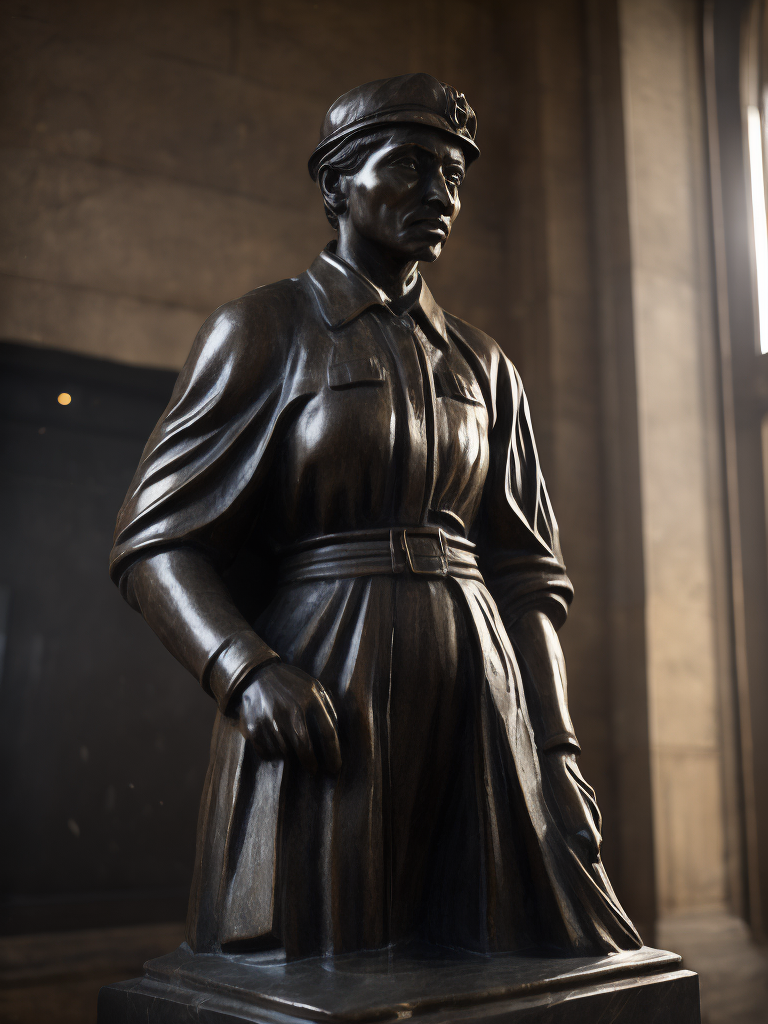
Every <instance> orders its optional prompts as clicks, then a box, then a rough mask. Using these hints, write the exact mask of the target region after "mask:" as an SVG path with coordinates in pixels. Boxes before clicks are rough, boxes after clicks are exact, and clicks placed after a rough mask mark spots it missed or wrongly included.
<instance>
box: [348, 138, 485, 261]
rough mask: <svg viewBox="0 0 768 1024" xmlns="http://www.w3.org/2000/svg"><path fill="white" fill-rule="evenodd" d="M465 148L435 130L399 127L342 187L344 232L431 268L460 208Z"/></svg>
mask: <svg viewBox="0 0 768 1024" xmlns="http://www.w3.org/2000/svg"><path fill="white" fill-rule="evenodd" d="M464 171H465V162H464V154H463V152H462V150H461V147H460V146H459V145H457V144H456V143H455V142H454V141H453V140H452V139H451V137H450V136H449V135H447V134H444V133H442V132H440V131H438V130H436V129H434V128H421V127H403V128H395V129H393V131H392V135H391V137H390V138H389V139H388V140H387V141H385V142H382V144H381V145H380V146H379V147H378V148H377V149H375V150H374V151H373V152H372V153H371V154H370V155H369V157H368V159H367V160H366V162H365V163H364V164H363V166H362V167H361V168H360V169H359V170H358V171H357V172H356V173H354V174H350V175H345V176H344V177H343V178H342V180H341V181H340V183H339V186H340V189H341V191H342V192H343V194H344V196H345V199H346V210H345V212H344V213H343V215H342V217H341V224H340V231H341V232H342V234H343V233H344V232H347V233H348V234H349V233H351V234H353V235H357V236H358V237H359V238H361V239H364V240H365V241H366V242H368V243H369V244H370V243H373V244H374V245H377V246H380V247H381V248H382V249H383V250H384V251H385V252H386V253H387V254H388V255H389V256H390V257H394V258H395V259H402V260H404V261H405V260H408V261H410V260H420V261H424V262H428V263H431V262H433V261H434V260H436V259H437V258H438V256H439V255H440V253H441V251H442V249H443V246H444V245H445V243H446V240H447V239H448V235H449V234H450V233H451V226H452V224H453V222H454V220H455V219H456V217H457V216H458V213H459V210H460V209H461V202H460V200H459V189H460V186H461V183H462V181H463V180H464Z"/></svg>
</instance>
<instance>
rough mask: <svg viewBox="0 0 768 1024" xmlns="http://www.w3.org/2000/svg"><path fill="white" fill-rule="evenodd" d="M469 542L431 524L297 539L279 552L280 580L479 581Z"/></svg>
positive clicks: (478, 573) (287, 581)
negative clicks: (393, 578)
mask: <svg viewBox="0 0 768 1024" xmlns="http://www.w3.org/2000/svg"><path fill="white" fill-rule="evenodd" d="M474 547H475V545H474V544H473V543H472V542H471V541H468V540H464V538H463V537H454V536H452V535H451V534H447V533H445V531H444V530H441V529H440V528H438V527H435V526H408V527H397V528H395V529H392V530H355V531H354V532H351V533H331V534H325V535H324V536H322V537H312V538H311V539H310V540H306V541H301V542H300V543H299V544H295V545H293V546H292V547H290V548H288V549H286V550H285V551H284V552H283V558H282V561H281V563H280V582H281V583H296V582H300V581H302V580H320V579H347V578H350V577H353V576H389V575H399V574H400V573H407V574H409V575H413V576H425V577H430V578H435V577H444V576H456V577H460V578H464V579H473V580H479V581H481V582H482V579H483V577H482V575H481V574H480V570H479V569H478V567H477V559H476V558H475V555H474Z"/></svg>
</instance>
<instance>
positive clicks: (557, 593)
mask: <svg viewBox="0 0 768 1024" xmlns="http://www.w3.org/2000/svg"><path fill="white" fill-rule="evenodd" d="M492 384H493V388H494V396H493V397H494V403H493V416H494V419H493V423H492V428H491V434H490V465H489V472H488V478H487V481H486V486H485V490H484V494H483V508H482V513H481V517H480V522H479V537H478V541H479V548H480V560H481V564H482V568H483V575H484V577H485V580H486V583H487V585H488V589H489V590H490V592H491V594H492V595H493V597H494V599H495V600H496V603H497V606H498V608H499V612H500V614H501V618H502V621H503V622H504V625H505V626H506V629H507V633H508V635H509V638H510V640H511V641H512V644H513V646H514V648H515V651H516V654H517V660H518V664H519V667H520V672H521V676H522V680H523V688H524V692H525V698H526V703H527V705H528V712H529V716H530V720H531V725H532V728H533V733H534V739H535V742H536V747H537V749H538V753H539V761H540V764H541V769H542V777H543V781H544V786H545V791H546V793H547V798H548V802H549V803H550V806H552V807H553V810H555V812H556V813H557V814H558V815H559V817H560V820H561V824H562V826H563V829H564V831H565V832H566V834H568V835H569V836H571V837H573V838H574V841H575V842H576V843H577V844H581V845H582V846H583V848H584V849H585V850H586V851H587V853H588V854H589V855H590V857H591V858H592V859H596V857H597V856H598V852H599V848H600V824H601V823H600V812H599V810H598V808H597V804H596V803H595V795H594V791H593V790H592V789H591V787H590V786H588V785H587V783H586V782H585V781H584V779H583V777H582V776H581V773H580V771H579V769H578V766H577V764H576V757H577V755H578V753H579V751H580V746H579V743H578V740H577V738H576V733H575V731H574V728H573V722H572V721H571V716H570V713H569V710H568V686H567V676H566V668H565V659H564V657H563V651H562V648H561V646H560V641H559V639H558V636H557V629H558V628H559V627H560V626H561V625H562V624H563V622H564V621H565V618H566V615H567V611H568V606H569V604H570V601H571V598H572V596H573V588H572V586H571V583H570V580H569V579H568V576H567V575H566V571H565V564H564V562H563V557H562V554H561V551H560V541H559V534H558V528H557V522H556V520H555V516H554V513H553V511H552V506H551V504H550V500H549V496H548V494H547V489H546V486H545V483H544V479H543V476H542V473H541V468H540V465H539V459H538V454H537V451H536V444H535V441H534V437H533V430H532V427H531V420H530V413H529V409H528V402H527V399H526V397H525V392H524V390H523V386H522V382H521V381H520V377H519V375H518V373H517V371H516V370H515V369H514V367H513V366H512V364H511V363H510V362H509V360H508V359H506V357H504V356H500V358H499V361H498V369H497V372H496V374H495V379H494V380H493V382H492Z"/></svg>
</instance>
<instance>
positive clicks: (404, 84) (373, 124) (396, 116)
mask: <svg viewBox="0 0 768 1024" xmlns="http://www.w3.org/2000/svg"><path fill="white" fill-rule="evenodd" d="M385 124H419V125H427V126H428V127H430V128H439V129H440V130H441V131H444V132H448V133H449V134H450V135H453V136H455V137H456V140H457V141H458V142H459V144H460V145H461V146H462V148H463V150H464V157H465V159H466V161H467V164H469V163H471V162H472V161H473V160H475V159H476V158H477V157H478V156H480V150H479V149H478V147H477V143H476V142H475V133H476V131H477V118H476V117H475V112H474V110H473V109H472V107H470V105H469V104H468V103H467V101H466V99H465V98H464V93H461V92H457V91H456V90H455V89H454V88H453V87H452V86H450V85H446V84H445V83H444V82H438V80H437V79H436V78H433V77H432V75H427V74H424V73H423V72H419V73H417V74H413V75H398V77H397V78H380V79H378V80H377V81H375V82H368V83H366V84H365V85H358V86H357V88H355V89H350V91H349V92H346V93H344V95H343V96H339V98H338V99H337V100H336V102H335V103H333V104H332V105H331V108H330V110H329V111H328V113H327V114H326V115H325V120H324V121H323V127H322V130H321V132H320V142H319V144H318V146H317V148H316V149H315V151H314V153H313V154H312V156H311V157H310V158H309V173H310V174H311V175H312V177H313V178H315V177H316V176H317V171H318V168H319V166H320V164H321V162H322V159H323V157H324V156H325V155H326V154H327V153H328V152H329V151H330V150H331V149H334V148H335V147H336V146H337V145H338V143H339V142H341V141H342V140H346V139H347V138H348V137H349V136H351V135H357V134H359V133H361V132H364V131H368V130H370V129H375V128H378V127H379V126H380V125H385Z"/></svg>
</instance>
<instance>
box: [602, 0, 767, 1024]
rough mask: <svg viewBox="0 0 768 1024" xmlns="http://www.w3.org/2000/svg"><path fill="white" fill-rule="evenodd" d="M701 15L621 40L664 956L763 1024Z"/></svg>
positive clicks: (629, 6) (713, 1001)
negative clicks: (719, 388)
mask: <svg viewBox="0 0 768 1024" xmlns="http://www.w3.org/2000/svg"><path fill="white" fill-rule="evenodd" d="M698 7H699V5H698V4H696V3H694V2H693V0H620V3H619V33H620V54H621V64H622V76H621V77H622V82H621V85H622V94H623V122H624V132H625V155H626V180H627V194H628V211H629V235H630V259H631V270H630V279H631V291H632V310H633V333H634V348H635V365H636V368H637V417H638V430H639V451H640V487H641V509H642V541H643V552H644V558H643V561H644V576H645V592H646V599H645V622H646V626H645V632H646V662H647V689H648V707H649V741H650V749H651V765H652V803H653V826H654V851H655V867H656V879H657V892H656V911H657V920H658V926H657V941H658V942H659V943H661V944H664V945H666V946H669V947H670V948H673V949H676V950H678V951H680V952H682V953H683V954H684V956H686V958H687V960H688V966H690V967H692V968H693V969H695V970H699V971H700V972H701V975H702V991H703V995H704V1001H705V1010H706V1012H707V1013H708V1014H709V1020H711V1021H716V1020H726V1019H727V1020H728V1021H736V1020H747V1019H749V1020H752V1019H753V1018H752V1017H751V1016H748V1014H749V1013H750V1012H751V1010H750V1007H749V1006H748V1005H747V1004H748V1003H749V1000H750V999H754V1000H758V999H759V998H760V996H759V994H758V988H756V987H754V986H755V985H757V986H759V984H760V982H759V974H760V971H761V970H762V961H761V960H760V958H759V955H758V954H757V952H756V951H755V950H754V948H753V947H751V946H750V941H749V936H748V932H747V929H746V926H745V925H744V924H743V922H742V921H741V919H740V918H739V916H738V913H737V912H738V910H739V907H740V901H741V894H740V891H739V872H738V870H737V866H738V859H739V858H738V849H737V846H738V832H737V830H736V829H734V828H733V827H732V824H731V823H732V822H733V821H734V819H735V814H734V803H735V801H736V794H735V792H733V787H732V786H731V784H730V783H729V781H728V780H729V779H730V778H731V777H732V773H731V772H730V771H729V766H730V763H731V761H732V758H733V746H734V743H735V736H734V732H733V726H732V722H731V720H730V715H729V706H730V702H729V700H728V693H729V688H730V686H731V685H732V682H731V679H730V673H729V668H728V666H729V658H728V652H727V650H724V643H727V631H726V630H725V629H724V628H723V616H724V614H725V612H724V610H723V609H724V608H725V607H726V604H725V602H724V600H723V598H724V587H725V581H724V578H723V573H722V569H721V567H722V566H723V565H724V550H725V549H724V544H725V536H724V531H723V523H722V512H721V509H722V508H723V507H724V500H723V494H724V492H723V481H722V479H721V476H720V470H719V466H720V461H719V451H718V437H719V424H718V419H717V401H716V378H715V372H714V367H715V342H714V320H713V301H712V281H711V274H710V266H711V256H710V236H709V222H708V199H707V193H706V150H705V138H704V127H703V123H704V111H703V106H704V93H703V85H702V76H701V68H700V59H699V54H700V42H699V37H700V25H699V14H698ZM756 979H757V980H756ZM751 982H754V985H752V987H751V988H750V983H751ZM752 993H754V995H753V994H752ZM758 1006H759V1002H755V1005H754V1009H755V1011H756V1010H757V1008H758ZM740 1013H741V1014H742V1016H740V1015H739V1014H740ZM726 1014H727V1016H726ZM744 1014H747V1016H744ZM754 1019H755V1020H757V1019H758V1018H757V1017H755V1018H754Z"/></svg>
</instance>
